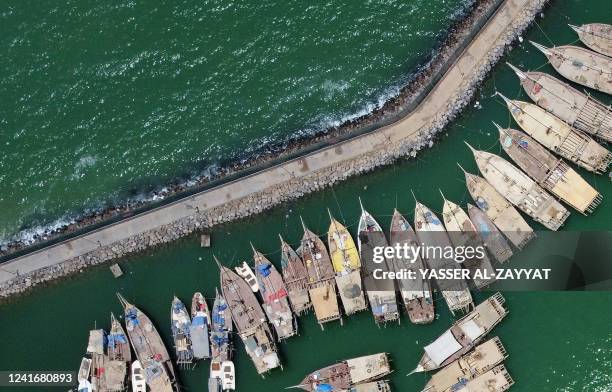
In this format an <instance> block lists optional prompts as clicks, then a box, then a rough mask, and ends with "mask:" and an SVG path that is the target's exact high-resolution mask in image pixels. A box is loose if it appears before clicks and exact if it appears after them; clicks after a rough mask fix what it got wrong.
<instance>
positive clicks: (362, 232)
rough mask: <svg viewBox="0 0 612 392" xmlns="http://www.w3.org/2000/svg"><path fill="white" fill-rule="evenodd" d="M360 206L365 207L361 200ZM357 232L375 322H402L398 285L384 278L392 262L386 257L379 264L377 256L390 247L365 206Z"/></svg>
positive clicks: (365, 282)
mask: <svg viewBox="0 0 612 392" xmlns="http://www.w3.org/2000/svg"><path fill="white" fill-rule="evenodd" d="M359 204H361V200H360V203H359ZM357 233H358V235H357V245H358V247H359V253H360V254H361V256H362V258H363V283H364V286H365V289H366V292H367V294H368V301H369V302H370V309H371V310H372V314H373V315H374V321H375V322H376V323H377V324H378V323H386V322H388V321H396V320H397V321H398V322H399V320H400V316H399V309H398V307H397V298H396V295H395V282H394V280H393V279H390V278H388V277H387V278H384V277H383V276H382V274H385V273H388V272H389V271H390V270H391V268H390V267H389V265H388V262H389V261H388V260H387V259H386V257H384V256H383V257H382V260H380V262H378V261H377V260H375V257H374V255H375V249H376V248H381V249H384V248H385V247H387V246H388V245H389V244H388V243H387V239H386V238H385V233H384V232H383V230H382V228H381V227H380V225H379V224H378V222H376V220H375V219H374V217H373V216H372V215H371V214H370V213H369V212H367V211H366V210H365V209H364V208H363V205H361V217H360V218H359V225H358V228H357ZM377 270H378V275H379V276H378V277H377V272H376V271H377Z"/></svg>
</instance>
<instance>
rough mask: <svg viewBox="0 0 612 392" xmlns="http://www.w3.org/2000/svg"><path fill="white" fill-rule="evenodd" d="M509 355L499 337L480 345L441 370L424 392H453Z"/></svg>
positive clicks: (432, 377)
mask: <svg viewBox="0 0 612 392" xmlns="http://www.w3.org/2000/svg"><path fill="white" fill-rule="evenodd" d="M506 358H508V354H507V353H506V349H505V348H504V346H503V345H502V343H501V341H500V340H499V338H498V337H494V338H492V339H489V340H487V341H486V342H484V343H481V344H479V345H478V346H476V347H475V348H474V351H471V352H469V353H467V354H465V355H463V356H462V357H461V358H459V359H457V360H456V361H455V362H452V363H451V364H449V365H447V366H446V367H444V368H442V369H440V371H438V372H437V373H436V374H434V375H433V376H431V379H430V380H429V382H428V383H427V385H425V388H423V392H453V391H459V390H461V388H462V386H463V385H465V384H466V383H468V382H469V381H471V380H473V379H475V378H476V377H479V376H481V375H483V374H485V373H486V372H488V371H489V370H490V369H492V368H494V367H495V366H497V365H499V364H500V363H502V362H503V361H504V360H505V359H506Z"/></svg>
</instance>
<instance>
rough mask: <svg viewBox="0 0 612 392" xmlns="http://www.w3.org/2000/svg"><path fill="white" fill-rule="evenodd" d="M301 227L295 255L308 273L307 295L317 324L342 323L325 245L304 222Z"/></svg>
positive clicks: (332, 269) (330, 264) (333, 274)
mask: <svg viewBox="0 0 612 392" xmlns="http://www.w3.org/2000/svg"><path fill="white" fill-rule="evenodd" d="M302 227H303V228H304V236H303V237H302V242H301V244H300V247H299V248H298V249H297V254H298V256H300V257H301V258H302V260H304V265H305V266H306V271H307V272H308V294H310V300H311V301H312V305H313V308H314V311H315V316H316V317H317V322H318V323H319V325H320V326H321V328H323V324H324V323H327V322H330V321H334V320H338V319H339V320H340V323H342V316H341V314H340V307H339V306H338V297H337V296H336V284H335V283H334V277H335V275H336V274H335V272H334V267H333V266H332V263H331V260H330V258H329V254H328V253H327V249H326V248H325V244H324V243H323V241H321V239H320V238H319V237H318V236H317V235H316V234H315V233H313V232H312V231H310V230H309V229H308V228H307V227H306V225H305V224H304V221H302Z"/></svg>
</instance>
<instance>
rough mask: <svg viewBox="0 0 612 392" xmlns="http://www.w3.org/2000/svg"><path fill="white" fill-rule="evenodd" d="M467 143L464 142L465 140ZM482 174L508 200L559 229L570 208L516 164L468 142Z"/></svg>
mask: <svg viewBox="0 0 612 392" xmlns="http://www.w3.org/2000/svg"><path fill="white" fill-rule="evenodd" d="M466 144H467V143H466ZM468 147H469V148H470V149H471V150H472V153H473V154H474V159H476V164H477V165H478V168H479V169H480V172H481V173H482V175H483V176H484V178H485V179H486V180H487V181H488V182H489V184H491V185H492V186H493V188H495V190H497V192H499V193H500V194H501V195H502V196H504V197H505V198H506V199H507V200H508V201H509V202H510V203H512V204H514V205H515V206H516V207H518V208H519V209H520V210H521V211H523V212H524V213H526V214H527V215H529V216H531V217H532V218H533V219H534V220H535V221H536V222H540V223H541V224H543V225H544V226H545V227H546V228H548V229H550V230H555V231H556V230H559V228H560V227H561V226H562V225H563V223H564V222H565V220H566V219H567V217H568V216H569V214H570V213H569V211H568V210H567V209H566V208H565V207H563V205H561V203H559V202H558V201H557V200H556V199H555V198H553V197H552V196H551V195H550V194H548V192H546V191H545V190H544V189H543V188H542V187H541V186H539V185H538V184H537V183H536V182H535V181H533V180H532V179H531V178H529V176H527V175H526V174H525V173H523V172H522V171H521V170H520V169H519V168H517V167H516V166H514V165H513V164H511V163H510V162H508V161H506V160H505V159H503V158H502V157H500V156H498V155H495V154H491V153H490V152H486V151H481V150H476V149H474V148H473V147H472V146H470V145H469V144H468Z"/></svg>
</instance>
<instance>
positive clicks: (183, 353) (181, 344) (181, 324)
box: [170, 296, 193, 366]
mask: <svg viewBox="0 0 612 392" xmlns="http://www.w3.org/2000/svg"><path fill="white" fill-rule="evenodd" d="M170 326H171V330H172V339H173V340H174V350H175V352H176V363H177V364H178V365H179V366H184V365H188V364H190V363H192V362H193V349H192V347H191V317H190V316H189V312H188V311H187V308H186V307H185V304H183V302H182V301H181V300H180V299H178V298H177V297H176V296H174V298H173V299H172V305H171V307H170Z"/></svg>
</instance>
